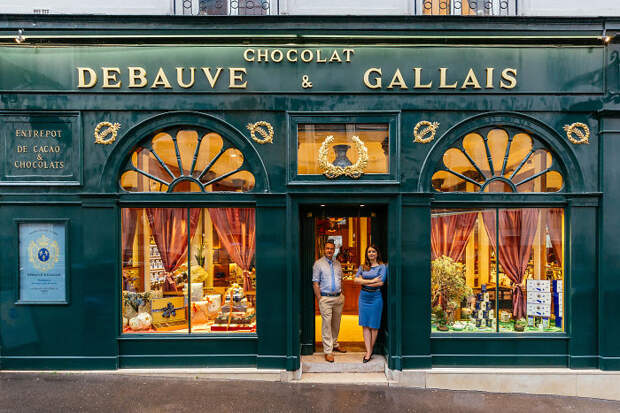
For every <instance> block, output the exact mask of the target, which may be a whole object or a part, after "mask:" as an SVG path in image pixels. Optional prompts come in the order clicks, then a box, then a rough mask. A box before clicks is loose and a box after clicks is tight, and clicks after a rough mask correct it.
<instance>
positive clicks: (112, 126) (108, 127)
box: [94, 122, 121, 145]
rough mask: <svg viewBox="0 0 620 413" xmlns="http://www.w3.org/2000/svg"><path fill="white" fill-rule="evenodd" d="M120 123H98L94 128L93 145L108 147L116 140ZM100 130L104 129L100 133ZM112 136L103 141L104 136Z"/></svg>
mask: <svg viewBox="0 0 620 413" xmlns="http://www.w3.org/2000/svg"><path fill="white" fill-rule="evenodd" d="M120 127H121V124H120V123H111V122H99V123H98V124H97V126H95V133H94V135H95V143H98V144H101V145H109V144H111V143H112V142H114V141H115V140H116V135H117V134H118V130H119V129H120ZM101 128H105V129H104V130H103V131H101ZM110 134H112V136H110V137H109V138H107V139H105V137H106V136H108V135H110Z"/></svg>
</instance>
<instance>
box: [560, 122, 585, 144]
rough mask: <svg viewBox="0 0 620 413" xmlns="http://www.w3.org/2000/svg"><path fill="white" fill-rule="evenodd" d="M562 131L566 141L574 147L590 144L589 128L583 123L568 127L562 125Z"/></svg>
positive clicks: (572, 124)
mask: <svg viewBox="0 0 620 413" xmlns="http://www.w3.org/2000/svg"><path fill="white" fill-rule="evenodd" d="M564 130H565V131H566V137H567V138H568V140H569V141H571V142H572V143H574V144H575V145H580V144H582V143H585V144H588V143H590V128H588V125H586V124H585V123H581V122H575V123H571V124H570V125H564Z"/></svg>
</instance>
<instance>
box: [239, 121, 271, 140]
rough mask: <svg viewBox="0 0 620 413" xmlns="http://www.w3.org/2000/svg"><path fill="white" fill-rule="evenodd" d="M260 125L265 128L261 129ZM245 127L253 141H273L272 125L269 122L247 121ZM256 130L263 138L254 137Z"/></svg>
mask: <svg viewBox="0 0 620 413" xmlns="http://www.w3.org/2000/svg"><path fill="white" fill-rule="evenodd" d="M261 126H264V127H265V128H267V130H265V129H263V128H262V127H261ZM246 128H248V130H249V131H250V136H251V137H252V139H253V140H254V141H255V142H258V143H260V144H261V145H263V144H265V143H273V126H271V123H269V122H265V121H264V120H259V121H258V122H256V123H248V124H247V126H246ZM257 132H258V134H259V135H260V136H262V137H263V139H260V138H257V137H256V133H257Z"/></svg>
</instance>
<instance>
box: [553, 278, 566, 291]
mask: <svg viewBox="0 0 620 413" xmlns="http://www.w3.org/2000/svg"><path fill="white" fill-rule="evenodd" d="M551 284H552V286H553V291H554V292H556V293H562V292H564V280H553V281H551Z"/></svg>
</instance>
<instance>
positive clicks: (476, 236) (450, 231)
mask: <svg viewBox="0 0 620 413" xmlns="http://www.w3.org/2000/svg"><path fill="white" fill-rule="evenodd" d="M494 213H495V211H494V210H492V209H491V210H449V209H434V210H432V215H431V257H432V263H431V306H432V326H431V328H432V331H433V332H438V331H451V332H493V331H495V329H496V313H497V311H496V307H495V305H496V299H495V297H496V296H495V288H494V283H495V282H494V277H493V276H492V269H493V254H492V248H491V244H490V241H489V237H488V235H487V231H486V228H485V226H484V223H483V216H484V215H485V214H494Z"/></svg>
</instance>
